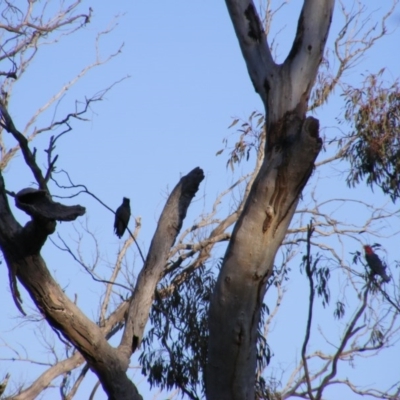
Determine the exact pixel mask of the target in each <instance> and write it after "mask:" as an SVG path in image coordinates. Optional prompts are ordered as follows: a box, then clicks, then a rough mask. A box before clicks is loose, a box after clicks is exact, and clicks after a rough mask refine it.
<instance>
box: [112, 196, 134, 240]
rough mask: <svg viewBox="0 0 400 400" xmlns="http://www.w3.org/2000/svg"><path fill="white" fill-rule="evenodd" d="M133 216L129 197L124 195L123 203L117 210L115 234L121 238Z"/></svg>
mask: <svg viewBox="0 0 400 400" xmlns="http://www.w3.org/2000/svg"><path fill="white" fill-rule="evenodd" d="M130 217H131V207H130V205H129V199H128V198H126V197H124V198H123V200H122V204H121V205H120V206H119V207H118V209H117V211H116V212H115V222H114V231H115V234H116V235H117V236H118V237H119V238H121V237H122V235H123V234H124V232H125V229H126V227H127V226H128V223H129V218H130Z"/></svg>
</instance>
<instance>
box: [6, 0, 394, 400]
mask: <svg viewBox="0 0 400 400" xmlns="http://www.w3.org/2000/svg"><path fill="white" fill-rule="evenodd" d="M292 3H293V4H289V5H288V6H287V7H285V8H284V9H283V10H282V12H281V13H280V14H279V15H278V16H279V18H278V19H277V20H276V22H275V24H274V29H275V30H274V31H275V32H277V31H280V34H279V40H278V42H279V47H278V49H277V54H278V61H280V62H281V61H283V59H284V58H285V55H286V54H287V51H288V50H289V48H290V46H291V43H292V38H293V34H294V31H295V27H296V21H297V16H298V9H299V3H300V2H292ZM365 3H366V4H367V5H369V6H370V10H371V11H372V10H375V9H376V8H377V6H376V5H375V2H373V1H367V2H365ZM89 6H92V7H93V9H94V13H93V19H92V22H91V24H89V25H88V26H87V27H86V28H84V29H83V30H81V31H80V32H78V33H77V34H76V35H74V36H71V37H68V38H65V39H64V40H62V41H61V42H60V43H58V44H57V45H51V46H46V47H44V48H43V49H41V50H40V54H39V55H38V56H37V57H36V59H35V60H34V62H33V63H32V65H31V66H30V68H29V71H28V72H27V73H26V74H25V76H24V77H23V78H22V79H21V80H20V81H18V82H17V83H16V85H15V91H14V93H13V97H12V100H11V102H10V107H9V111H10V114H11V115H12V117H13V118H14V123H15V124H16V126H17V127H18V128H19V129H23V127H24V126H25V124H26V123H27V121H28V120H29V119H30V117H31V115H32V113H33V112H34V111H35V110H36V109H37V108H39V107H40V106H42V105H43V104H45V103H46V101H47V100H48V98H49V97H50V96H52V95H53V94H54V92H55V91H56V90H58V89H59V88H60V87H61V86H62V85H63V84H65V83H66V82H68V81H69V80H70V79H72V78H73V77H74V76H75V75H76V74H77V73H78V72H79V71H80V70H81V69H82V68H83V67H84V66H85V65H87V64H88V63H90V62H92V61H93V60H94V57H95V52H94V46H93V43H94V38H95V36H96V33H97V32H98V31H99V30H102V29H104V28H106V27H107V26H110V24H113V23H117V26H116V28H115V30H114V31H113V32H112V33H110V34H109V35H107V36H105V37H104V41H102V42H101V46H100V49H101V54H102V55H103V56H104V57H105V56H107V54H110V53H112V52H114V51H115V50H116V49H118V48H119V47H120V45H121V44H122V43H124V46H123V48H122V52H121V54H120V55H119V56H118V57H116V58H115V59H113V60H111V61H110V62H109V63H107V64H106V65H104V66H103V67H101V68H98V69H95V70H93V71H91V72H89V73H88V75H87V76H85V77H84V78H83V79H82V80H81V81H80V82H79V83H78V84H77V85H76V86H75V87H74V88H72V89H71V90H69V91H68V93H67V94H66V96H65V98H64V99H63V101H62V102H61V103H60V104H59V106H58V108H57V110H54V109H53V110H52V111H51V112H49V113H47V114H46V115H45V116H44V117H43V119H42V120H41V121H39V122H48V121H49V120H51V118H52V117H53V115H54V114H53V113H55V115H56V116H61V115H63V113H65V112H66V111H71V109H73V108H74V102H75V100H82V99H84V97H85V96H91V95H93V94H94V93H97V92H98V91H99V90H102V89H104V88H106V87H108V86H109V85H110V84H112V83H113V82H115V81H117V80H119V79H121V78H123V77H126V76H128V75H129V79H126V80H124V81H123V82H122V83H120V84H119V85H117V86H116V87H115V88H113V90H112V91H110V92H109V93H108V94H107V95H106V97H105V99H104V101H102V102H101V103H97V104H95V105H94V106H93V108H92V111H91V112H89V113H88V115H87V117H88V118H90V121H88V122H86V123H82V122H74V123H73V128H74V129H73V131H72V132H71V133H69V134H68V135H67V136H65V137H64V138H63V139H61V140H60V142H59V143H58V145H57V152H58V153H59V154H60V158H59V162H58V164H57V165H58V168H60V169H65V170H68V172H69V174H70V176H71V177H72V179H73V180H74V182H76V183H82V184H85V185H87V186H88V188H89V189H90V190H91V191H92V192H93V193H95V194H96V195H97V196H98V197H99V198H101V199H102V201H104V202H105V203H106V204H107V205H109V206H110V207H111V208H114V209H115V208H116V207H118V206H119V204H120V203H121V200H122V197H123V196H126V197H129V198H130V199H131V208H132V213H133V215H134V216H140V217H141V218H142V230H141V234H140V237H139V243H140V244H141V246H142V248H143V249H144V250H146V249H147V248H148V246H149V244H150V240H151V236H152V233H153V232H154V229H155V226H156V223H157V218H158V216H159V214H160V212H161V210H162V207H163V206H164V202H165V199H166V196H167V193H168V192H169V191H170V190H171V189H172V188H173V187H174V185H175V184H176V183H177V181H178V180H179V177H180V176H181V175H183V174H186V173H187V172H189V171H190V170H191V169H193V168H194V167H196V166H200V167H201V168H203V169H204V171H205V174H206V179H205V180H204V182H203V183H202V186H201V188H200V191H199V194H198V195H197V197H196V198H195V203H194V204H193V207H192V208H191V211H190V212H189V215H188V217H187V224H190V222H191V221H192V220H193V219H194V218H195V217H196V215H197V214H198V213H199V212H201V211H202V210H203V208H207V207H209V206H210V204H211V202H212V201H213V199H214V198H215V196H216V195H217V194H218V193H220V192H221V191H222V190H224V189H225V188H226V186H227V185H228V184H229V183H230V182H231V181H232V179H233V178H232V174H231V172H230V171H229V170H227V169H226V167H225V165H226V153H223V154H222V155H220V156H218V157H216V156H215V154H216V152H217V151H218V150H220V149H221V148H223V146H224V145H223V143H222V140H223V139H224V138H225V137H229V138H231V141H232V142H233V140H234V136H232V132H231V131H230V130H228V129H227V127H228V126H229V125H230V123H231V118H232V117H239V118H243V119H246V118H247V116H248V115H249V114H250V113H251V112H252V111H253V110H260V111H262V104H261V101H260V100H259V97H258V95H257V94H256V93H255V91H254V89H253V87H252V84H251V82H250V79H249V78H248V74H247V71H246V67H245V63H244V61H243V59H242V56H241V54H240V49H239V46H238V44H237V40H236V37H235V35H234V31H233V28H232V25H231V22H230V20H229V16H228V13H227V11H226V7H225V4H224V2H222V1H220V2H215V1H210V0H202V1H191V2H185V1H173V2H161V1H152V2H144V1H142V2H138V1H136V2H128V1H120V0H116V1H113V2H104V3H102V4H100V3H99V4H93V3H92V2H89V1H84V2H83V5H82V7H83V9H84V10H86V9H87V8H88V7H89ZM336 11H337V10H336ZM114 16H118V17H117V18H116V19H115V18H114ZM337 16H338V13H336V14H335V17H337ZM335 17H334V18H335ZM399 20H400V14H399V12H397V14H395V16H393V17H392V18H391V20H390V21H389V24H388V25H389V28H390V29H391V30H394V29H395V28H396V26H397V25H398V24H399ZM115 21H116V22H115ZM282 28H283V30H282V31H281V29H282ZM337 29H338V26H337V24H336V20H334V23H333V26H332V33H331V36H330V38H333V37H334V32H335V31H336V32H337ZM397 47H398V32H397V31H396V32H394V33H392V34H391V35H389V36H387V37H386V38H384V39H382V40H381V41H380V42H378V43H377V45H376V46H375V47H374V48H373V49H372V50H371V51H370V52H368V54H367V55H366V57H364V58H363V60H362V62H360V63H359V64H358V65H357V66H356V67H355V68H354V69H353V70H352V71H351V72H349V73H348V74H347V76H346V79H348V80H349V81H351V82H353V83H355V82H357V81H359V80H361V74H362V73H365V72H366V71H371V72H377V71H378V70H379V69H380V68H381V67H387V77H388V79H392V78H395V77H397V76H398V72H399V71H400V58H399V57H398V56H397V54H395V53H396V52H395V51H394V49H397ZM339 95H340V92H339V90H338V91H337V93H336V97H334V98H332V100H331V101H330V103H329V104H328V105H325V106H324V107H323V108H322V110H321V111H320V112H319V113H318V118H320V123H321V126H322V127H328V128H327V129H326V130H324V133H325V134H326V135H328V136H331V135H334V134H335V133H334V132H335V130H334V129H331V130H330V128H329V127H332V126H334V124H335V117H336V116H337V115H338V114H339V113H340V111H341V107H342V103H341V98H340V96H339ZM47 143H48V136H47V135H46V136H45V135H44V136H41V137H39V138H38V140H37V141H35V146H36V147H37V148H38V154H39V156H38V157H40V154H42V157H43V158H42V160H41V162H42V163H44V160H45V158H44V153H41V150H42V149H43V148H45V147H47ZM328 150H329V149H328ZM325 156H326V154H322V155H321V158H323V157H325ZM250 166H251V165H250V164H247V165H243V166H242V167H240V168H239V171H238V172H241V171H247V170H248V169H249V167H250ZM337 168H340V167H339V166H337ZM318 177H320V181H319V182H318V190H317V193H318V195H319V196H320V198H321V199H322V198H326V199H329V198H331V197H332V196H336V195H339V196H340V197H348V196H352V197H359V198H362V199H364V198H368V199H370V200H371V201H373V202H376V204H384V203H385V201H387V200H386V199H385V198H383V197H382V196H380V195H379V191H377V190H376V191H375V194H373V193H371V191H370V190H369V189H366V188H364V187H363V186H362V185H361V186H360V187H358V188H357V189H355V191H349V190H347V189H346V186H345V184H344V177H343V175H342V174H340V173H339V172H337V171H336V170H335V169H329V170H323V171H321V172H320V173H318V174H315V176H314V177H313V180H312V182H311V183H310V185H311V186H312V184H313V182H316V179H317V178H318ZM323 178H325V179H323ZM326 178H328V179H326ZM5 179H6V182H7V187H8V188H9V189H10V190H14V191H18V190H20V189H21V188H23V187H26V186H30V185H31V182H32V177H31V175H30V172H29V171H28V170H27V168H26V167H25V166H24V164H23V160H22V157H21V156H20V155H19V156H17V157H16V159H15V160H14V161H12V163H11V164H10V166H9V167H8V168H7V170H6V174H5ZM311 186H310V187H311ZM55 193H57V194H61V193H60V192H55ZM67 202H69V203H70V204H75V203H79V204H82V205H83V206H85V207H86V208H87V221H88V223H89V226H90V228H91V229H92V230H93V231H94V232H95V233H96V236H97V238H98V240H99V243H100V244H101V245H100V246H101V250H102V261H103V263H104V264H105V265H106V264H107V262H112V261H113V260H114V259H115V255H116V253H117V251H118V248H119V246H120V245H121V242H120V241H119V240H118V239H117V238H116V236H114V235H113V232H112V224H113V215H112V214H111V213H110V212H109V211H108V210H106V209H104V208H103V207H102V206H101V205H99V204H98V203H97V202H96V201H94V200H93V199H92V198H90V197H89V196H86V197H85V196H81V197H79V198H78V199H72V200H68V201H67ZM223 211H224V209H223ZM357 212H358V209H357V208H356V207H355V208H351V207H348V209H347V210H345V211H344V216H342V218H343V219H347V220H348V221H350V222H351V221H352V220H353V219H355V218H359V219H361V220H362V219H363V218H365V217H364V216H363V215H364V214H361V215H356V214H357ZM346 213H347V214H346ZM16 215H17V216H18V218H19V220H20V221H21V222H24V221H26V218H25V215H23V214H22V213H21V212H19V211H16ZM82 221H85V219H84V218H83V219H82ZM397 224H398V220H397ZM397 226H398V225H397ZM385 229H386V231H385V234H389V233H390V232H394V231H396V225H395V224H394V225H391V226H389V227H385ZM57 232H59V233H60V234H61V235H63V237H65V238H67V239H68V240H70V241H71V243H72V241H73V232H72V230H71V226H69V224H59V225H58V229H57ZM367 240H370V241H373V238H367ZM395 243H396V242H395V240H393V239H391V240H389V239H388V240H387V241H386V242H385V243H382V244H384V245H385V248H386V249H387V251H388V253H389V254H390V258H389V261H392V262H393V261H394V260H396V259H397V260H399V259H400V254H399V253H398V247H396V245H395ZM355 246H356V243H349V245H348V248H347V249H346V252H345V253H344V256H346V257H347V258H348V259H349V258H350V257H349V255H348V252H349V251H354V250H355ZM88 249H89V250H88ZM356 250H361V249H360V248H356ZM43 254H44V256H45V259H46V260H47V262H48V267H49V269H50V271H51V272H53V273H54V275H55V276H56V277H57V279H59V281H60V285H61V286H62V287H63V288H65V290H66V291H67V293H68V294H69V295H71V296H73V295H74V293H79V300H78V304H79V305H80V306H81V307H82V308H83V309H84V310H85V312H87V315H88V316H90V317H93V316H95V315H96V311H97V307H98V298H99V296H100V295H101V293H102V287H96V286H93V285H92V282H91V280H90V279H89V278H88V277H87V276H86V275H85V274H84V273H83V271H82V270H81V269H80V268H79V266H77V265H76V264H74V263H73V262H72V260H71V259H70V258H68V257H66V256H65V255H63V254H62V255H60V253H59V252H58V251H57V250H56V249H55V247H54V246H53V245H52V244H51V243H50V242H48V243H47V244H46V246H45V248H44V250H43ZM92 254H93V249H92V248H91V247H88V248H86V250H85V257H87V259H90V258H91V257H92ZM128 264H129V265H132V268H133V273H136V274H137V273H138V271H139V268H140V262H139V260H138V259H137V258H136V257H135V255H134V253H133V252H131V253H130V254H129V255H128ZM0 274H1V277H0V279H1V282H3V290H2V295H0V299H1V302H2V304H4V305H5V307H6V310H7V312H6V314H7V318H5V319H2V320H1V321H0V332H2V333H3V335H2V336H3V338H4V339H6V340H7V341H9V343H13V345H14V346H16V347H17V348H19V349H21V350H22V348H23V347H22V346H25V347H26V348H28V349H29V354H33V355H36V356H37V357H41V358H42V359H43V357H44V358H46V357H47V355H46V354H45V355H43V354H42V350H41V348H40V346H39V345H40V342H38V341H37V339H35V336H36V335H35V332H34V331H35V329H37V328H36V327H35V326H34V325H28V326H26V327H24V328H23V329H22V328H18V329H15V330H11V329H12V327H14V326H15V325H17V324H18V323H19V322H20V320H19V319H16V316H17V312H16V310H15V306H14V305H13V303H12V300H11V296H10V293H9V290H8V286H7V285H8V284H7V282H8V278H7V272H6V268H2V269H0ZM295 276H297V275H295ZM298 278H299V279H303V281H304V282H303V284H299V283H298V281H297V280H295V279H292V280H291V281H290V282H289V284H288V292H289V293H291V295H290V296H287V298H288V300H287V302H285V304H284V305H283V306H282V310H281V312H280V313H281V315H282V316H281V317H279V318H278V319H277V322H276V334H275V336H273V335H272V337H271V346H272V348H273V351H274V353H275V355H276V358H275V359H276V360H277V363H278V364H279V365H283V364H285V365H286V364H288V365H290V364H291V363H292V362H293V360H294V359H295V358H296V357H298V354H299V353H298V350H299V342H297V341H296V340H295V339H292V338H289V339H287V338H286V334H287V332H288V331H293V329H294V327H295V328H296V329H298V327H299V326H300V328H299V330H300V331H301V325H302V323H304V318H303V314H302V313H303V312H305V310H306V308H305V307H306V302H305V301H306V300H305V299H306V298H307V296H308V295H307V292H306V286H305V284H306V281H305V278H304V276H302V278H300V277H298ZM338 286H340V284H339V283H338ZM21 291H23V289H21ZM271 296H273V294H271ZM23 297H24V299H25V300H24V301H25V302H24V305H25V307H27V308H28V309H29V307H31V306H32V304H31V303H30V301H29V299H28V298H27V295H26V293H24V295H23ZM299 298H303V299H304V304H301V302H299V300H298V299H299ZM284 315H285V316H284ZM321 315H322V317H321V318H324V317H323V313H322V314H321ZM296 318H299V320H298V322H297V321H296ZM320 321H324V319H321V320H320ZM321 323H322V322H321ZM327 323H328V322H327ZM335 329H337V328H336V327H335V326H333V325H332V330H335ZM28 335H29V338H30V339H29V342H28V343H29V345H28V344H27V341H26V337H27V336H28ZM281 337H285V340H284V341H283V342H282V340H281V339H279V338H281ZM300 340H301V337H300ZM288 343H292V344H293V345H292V346H289V345H288ZM300 343H301V342H300ZM318 344H320V342H318V341H317V342H316V345H317V346H318ZM397 350H398V349H397ZM23 352H24V351H22V353H23ZM0 354H3V356H2V357H10V354H11V353H10V352H9V350H7V349H6V348H5V347H2V348H1V350H0ZM274 362H275V361H274ZM389 362H390V361H389ZM396 368H397V370H398V365H397V366H396ZM396 368H393V369H392V370H396ZM8 370H9V371H10V372H11V374H12V378H13V379H15V380H16V382H17V381H18V380H20V381H28V380H30V379H33V377H35V376H36V374H37V371H39V370H40V367H36V368H34V367H32V365H30V364H26V365H24V367H21V366H17V365H15V363H13V364H12V365H11V366H10V364H8V363H7V364H5V363H2V365H1V367H0V377H1V376H2V374H3V372H4V373H5V372H6V371H8ZM379 372H380V373H382V375H385V376H382V377H377V379H378V378H379V379H380V378H382V379H384V378H385V377H386V378H388V380H390V379H392V381H393V380H394V379H396V377H390V376H388V375H389V374H388V372H387V371H386V369H384V368H382V369H380V370H379ZM379 372H378V373H379ZM362 373H363V374H364V373H366V372H365V371H363V372H362ZM137 379H138V380H139V376H138V378H137ZM91 381H92V382H91V383H92V384H93V383H94V380H93V379H92V380H91ZM145 386H146V385H145V383H143V387H145ZM90 390H91V388H90V387H89V385H87V386H86V385H85V386H84V387H83V389H82V392H81V393H80V394H79V396H81V397H79V396H78V398H87V397H88V393H89V391H90ZM145 393H146V392H143V394H145ZM52 396H54V392H52V390H49V391H48V393H47V392H46V394H45V395H44V397H43V398H45V399H50V398H54V397H52ZM332 396H335V395H332ZM96 398H97V399H103V398H105V397H104V396H102V395H101V394H99V395H98V396H97V397H96ZM334 398H335V397H327V399H332V400H333V399H334ZM336 398H337V397H336ZM346 398H347V399H349V400H351V399H352V397H351V395H347V397H346Z"/></svg>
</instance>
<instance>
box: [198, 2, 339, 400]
mask: <svg viewBox="0 0 400 400" xmlns="http://www.w3.org/2000/svg"><path fill="white" fill-rule="evenodd" d="M226 3H227V7H228V10H229V14H230V17H231V19H232V22H233V25H234V28H235V32H236V35H237V37H238V40H239V44H240V48H241V50H242V54H243V57H244V59H245V61H246V64H247V69H248V72H249V75H250V78H251V81H252V82H253V85H254V88H255V90H256V91H257V92H258V93H259V95H260V96H261V98H262V100H263V102H264V105H265V113H266V132H267V140H266V147H265V158H264V161H263V165H262V167H261V169H260V171H259V173H258V175H257V177H256V179H255V181H254V183H253V186H252V189H251V192H250V194H249V196H248V199H247V201H246V204H245V206H244V209H243V212H242V214H241V216H240V218H239V220H238V222H237V223H236V226H235V228H234V231H233V233H232V238H231V241H230V243H229V246H228V248H227V251H226V254H225V257H224V260H223V264H222V267H221V271H220V274H219V277H218V280H217V284H216V287H215V290H214V293H213V297H212V299H211V304H210V316H209V329H210V338H209V351H208V365H207V370H206V376H205V384H206V395H207V399H208V400H214V399H215V400H224V399H227V400H228V399H229V400H234V399H238V400H239V399H240V400H242V399H243V400H244V399H248V400H254V398H255V369H256V355H257V352H256V350H257V349H256V340H257V327H258V324H259V320H260V309H261V305H262V302H263V298H264V295H265V288H266V282H267V280H268V278H269V277H270V275H271V272H272V267H273V263H274V259H275V255H276V253H277V251H278V249H279V246H280V245H281V243H282V240H283V238H284V237H285V235H286V232H287V229H288V226H289V224H290V221H291V219H292V217H293V214H294V211H295V209H296V206H297V203H298V199H299V196H300V195H301V192H302V189H303V188H304V186H305V184H306V183H307V181H308V179H309V177H310V175H311V173H312V171H313V168H314V161H315V159H316V157H317V156H318V153H319V151H320V149H321V144H322V142H321V139H320V138H319V123H318V120H316V119H315V118H312V117H308V118H307V117H306V111H307V106H308V99H309V96H310V91H311V89H312V86H313V84H314V81H315V78H316V75H317V71H318V67H319V65H320V62H321V60H322V56H323V51H324V47H325V43H326V40H327V36H328V32H329V27H330V24H331V19H332V14H333V7H334V0H305V1H304V4H303V8H302V11H301V14H300V17H299V22H298V27H297V33H296V37H295V39H294V42H293V46H292V49H291V51H290V53H289V55H288V57H287V58H286V60H285V62H284V63H283V64H281V65H277V64H276V63H275V62H274V61H273V59H272V56H271V53H270V50H269V47H268V42H267V39H266V37H265V34H264V31H263V28H262V25H261V23H260V19H259V17H258V14H257V11H256V8H255V6H254V4H253V2H252V1H251V0H250V1H249V0H226ZM288 340H289V339H288Z"/></svg>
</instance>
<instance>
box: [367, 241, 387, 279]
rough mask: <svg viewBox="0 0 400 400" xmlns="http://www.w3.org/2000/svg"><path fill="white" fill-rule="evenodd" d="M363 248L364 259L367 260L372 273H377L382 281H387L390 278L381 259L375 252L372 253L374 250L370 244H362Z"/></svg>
mask: <svg viewBox="0 0 400 400" xmlns="http://www.w3.org/2000/svg"><path fill="white" fill-rule="evenodd" d="M364 250H365V259H366V261H367V264H368V266H369V267H370V268H371V271H372V274H373V275H379V276H380V277H381V278H382V279H383V281H384V282H389V281H390V278H389V276H387V274H386V271H385V270H386V266H385V265H383V263H382V261H381V259H380V258H379V257H378V255H377V254H375V253H374V250H373V249H372V247H371V246H368V245H367V246H364Z"/></svg>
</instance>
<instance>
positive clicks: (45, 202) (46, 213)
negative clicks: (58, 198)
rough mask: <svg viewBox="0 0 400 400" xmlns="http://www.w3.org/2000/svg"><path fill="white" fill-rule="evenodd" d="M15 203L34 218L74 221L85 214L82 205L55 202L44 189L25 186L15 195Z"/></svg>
mask: <svg viewBox="0 0 400 400" xmlns="http://www.w3.org/2000/svg"><path fill="white" fill-rule="evenodd" d="M15 205H16V206H17V207H18V208H19V209H20V210H22V211H25V212H26V213H27V214H28V215H30V216H31V217H32V218H34V219H48V220H53V221H54V220H57V221H74V220H75V219H76V218H78V217H80V216H82V215H83V214H85V212H86V210H85V208H84V207H82V206H79V205H76V206H64V205H63V204H60V203H56V202H55V201H53V200H52V199H51V197H50V195H49V194H48V193H47V191H45V190H38V189H33V188H26V189H22V190H20V191H19V192H18V193H17V194H16V196H15Z"/></svg>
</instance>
